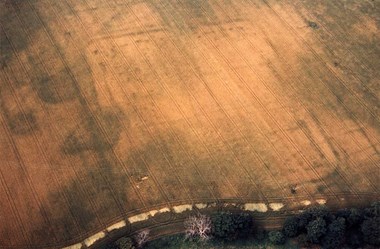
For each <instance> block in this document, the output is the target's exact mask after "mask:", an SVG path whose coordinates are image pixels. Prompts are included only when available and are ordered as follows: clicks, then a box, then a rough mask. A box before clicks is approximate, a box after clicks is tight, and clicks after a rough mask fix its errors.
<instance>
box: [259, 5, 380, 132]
mask: <svg viewBox="0 0 380 249" xmlns="http://www.w3.org/2000/svg"><path fill="white" fill-rule="evenodd" d="M262 2H264V3H265V4H266V5H267V6H268V8H269V9H270V10H271V11H272V12H273V13H274V14H275V15H276V16H277V17H278V18H279V20H280V21H282V22H283V23H285V24H286V26H287V27H288V30H289V31H290V32H292V33H293V34H294V35H295V37H298V39H299V40H300V42H301V43H303V44H304V46H306V47H307V48H308V49H309V51H310V52H312V53H313V55H314V57H315V58H316V59H317V60H318V61H320V63H321V64H322V65H323V66H324V67H325V69H327V70H328V71H329V72H330V73H331V74H332V75H334V77H335V78H336V79H337V80H338V81H339V82H340V83H341V85H342V86H343V87H344V88H346V90H347V91H348V92H350V93H351V95H353V96H355V97H356V98H357V102H359V103H360V104H361V105H362V107H363V108H364V109H366V110H367V112H369V113H370V114H371V115H372V116H373V118H374V119H378V117H377V116H376V115H374V114H373V113H372V112H371V110H369V109H368V107H367V106H366V105H365V104H363V103H362V101H361V100H360V97H358V96H357V95H356V94H355V93H353V92H352V90H351V89H349V88H348V87H347V85H346V84H345V83H344V81H343V80H342V79H341V78H340V77H339V76H338V75H336V73H335V72H334V71H332V70H331V68H330V67H328V66H327V65H326V62H325V61H324V60H323V59H322V58H321V57H320V56H319V55H318V54H317V53H316V51H315V50H314V49H313V48H312V47H311V46H310V45H309V44H308V43H307V42H306V41H305V39H304V38H302V36H300V35H299V34H298V33H297V31H296V30H295V29H294V28H293V27H292V26H291V25H290V24H289V23H288V22H286V20H284V19H283V18H282V17H281V16H280V15H279V14H278V13H277V12H276V11H275V10H274V9H273V7H272V6H270V5H269V4H268V2H267V1H266V0H262ZM306 65H307V63H306ZM321 82H322V83H323V84H324V85H325V86H326V87H327V88H328V89H329V90H330V91H331V93H332V94H333V95H334V96H336V94H335V93H334V91H333V90H332V89H331V88H330V87H329V86H328V85H327V84H326V83H325V82H323V81H321ZM337 99H338V100H339V101H340V102H341V105H342V106H344V107H345V109H346V110H347V112H348V113H350V114H349V115H350V116H353V117H355V119H356V120H357V121H358V122H360V120H359V119H358V118H357V117H356V115H355V114H354V113H353V112H350V111H349V108H348V107H347V106H346V105H345V104H344V103H343V102H342V101H341V100H340V99H339V98H337ZM363 126H364V125H363Z"/></svg>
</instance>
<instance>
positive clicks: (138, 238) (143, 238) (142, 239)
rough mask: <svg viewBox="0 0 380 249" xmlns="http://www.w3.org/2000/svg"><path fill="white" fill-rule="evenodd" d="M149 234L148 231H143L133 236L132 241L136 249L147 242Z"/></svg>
mask: <svg viewBox="0 0 380 249" xmlns="http://www.w3.org/2000/svg"><path fill="white" fill-rule="evenodd" d="M149 233H150V230H149V229H144V230H142V231H140V232H139V233H138V234H136V235H135V237H134V239H135V243H136V246H137V248H141V247H142V246H143V245H144V244H145V243H146V242H148V238H149Z"/></svg>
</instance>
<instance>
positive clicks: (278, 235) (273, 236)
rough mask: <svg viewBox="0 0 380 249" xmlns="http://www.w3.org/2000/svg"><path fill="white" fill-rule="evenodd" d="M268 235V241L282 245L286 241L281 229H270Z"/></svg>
mask: <svg viewBox="0 0 380 249" xmlns="http://www.w3.org/2000/svg"><path fill="white" fill-rule="evenodd" d="M268 236H269V241H270V242H272V243H273V244H274V245H282V244H284V243H285V241H286V239H285V236H284V234H283V233H282V232H281V231H270V232H269V234H268Z"/></svg>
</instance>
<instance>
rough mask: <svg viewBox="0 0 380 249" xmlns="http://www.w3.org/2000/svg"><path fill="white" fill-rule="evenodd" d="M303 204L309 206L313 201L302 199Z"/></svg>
mask: <svg viewBox="0 0 380 249" xmlns="http://www.w3.org/2000/svg"><path fill="white" fill-rule="evenodd" d="M301 204H302V205H304V206H309V205H310V204H311V201H309V200H304V201H301Z"/></svg>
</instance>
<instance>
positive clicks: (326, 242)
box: [322, 217, 346, 249]
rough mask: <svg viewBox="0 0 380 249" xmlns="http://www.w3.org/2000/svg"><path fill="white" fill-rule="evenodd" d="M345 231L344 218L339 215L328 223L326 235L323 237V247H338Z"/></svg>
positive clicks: (330, 248)
mask: <svg viewBox="0 0 380 249" xmlns="http://www.w3.org/2000/svg"><path fill="white" fill-rule="evenodd" d="M345 233H346V220H345V219H344V218H343V217H339V218H337V219H336V220H334V221H333V222H331V224H329V225H328V228H327V233H326V236H325V237H324V238H323V240H322V241H323V243H322V245H323V248H325V249H334V248H339V247H340V246H341V245H342V244H343V241H344V238H345Z"/></svg>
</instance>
